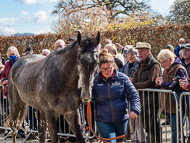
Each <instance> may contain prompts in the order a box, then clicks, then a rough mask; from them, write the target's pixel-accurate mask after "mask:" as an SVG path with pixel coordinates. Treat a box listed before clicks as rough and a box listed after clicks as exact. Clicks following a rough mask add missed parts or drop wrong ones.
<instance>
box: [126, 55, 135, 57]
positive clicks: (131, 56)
mask: <svg viewBox="0 0 190 143" xmlns="http://www.w3.org/2000/svg"><path fill="white" fill-rule="evenodd" d="M134 55H135V54H127V56H128V57H133V56H134Z"/></svg>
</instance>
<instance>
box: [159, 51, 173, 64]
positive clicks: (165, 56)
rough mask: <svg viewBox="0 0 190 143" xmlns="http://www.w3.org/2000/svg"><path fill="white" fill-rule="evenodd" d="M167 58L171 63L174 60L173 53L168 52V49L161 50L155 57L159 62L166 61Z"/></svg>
mask: <svg viewBox="0 0 190 143" xmlns="http://www.w3.org/2000/svg"><path fill="white" fill-rule="evenodd" d="M169 58H171V59H172V62H174V60H175V54H174V52H172V51H170V50H168V49H162V50H161V51H160V53H159V54H158V56H157V59H158V60H159V61H160V59H163V60H168V59H169Z"/></svg>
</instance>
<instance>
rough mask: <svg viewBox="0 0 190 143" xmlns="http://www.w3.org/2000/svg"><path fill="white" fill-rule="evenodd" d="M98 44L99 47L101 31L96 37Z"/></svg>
mask: <svg viewBox="0 0 190 143" xmlns="http://www.w3.org/2000/svg"><path fill="white" fill-rule="evenodd" d="M95 41H96V44H97V45H98V44H99V43H100V31H98V34H97V36H96V40H95Z"/></svg>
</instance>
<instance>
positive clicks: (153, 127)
mask: <svg viewBox="0 0 190 143" xmlns="http://www.w3.org/2000/svg"><path fill="white" fill-rule="evenodd" d="M3 88H4V87H1V89H2V90H1V98H0V104H1V112H0V113H1V121H0V123H1V125H0V129H7V130H10V128H6V127H3V126H2V123H3V120H4V119H5V118H6V117H7V116H8V113H9V110H8V102H7V101H6V100H7V98H6V97H5V98H4V96H3ZM138 92H139V94H140V95H141V100H142V101H143V102H142V104H141V106H142V107H143V108H142V112H143V113H142V114H141V115H140V116H141V118H139V121H138V122H139V124H141V123H142V124H143V128H144V129H145V130H146V131H147V130H148V132H147V133H148V134H155V136H150V138H148V139H147V140H148V141H149V142H151V143H153V142H154V141H157V140H158V137H159V140H160V142H162V141H163V140H164V139H163V137H162V135H163V133H164V131H162V129H163V127H164V128H165V134H166V137H165V141H166V142H168V135H167V134H168V132H167V130H168V129H167V127H168V126H166V125H165V126H161V121H160V111H159V110H160V107H161V104H160V98H161V97H160V96H161V93H163V94H164V101H163V102H164V104H166V102H168V101H169V102H170V111H171V110H172V108H173V107H171V101H172V100H174V102H175V104H176V105H177V106H176V107H175V110H176V131H177V133H179V124H178V123H179V119H178V117H179V112H178V101H177V98H176V93H175V92H172V91H171V90H160V89H139V90H138ZM167 96H169V98H167V100H166V97H167ZM2 98H3V102H2V100H1V99H2ZM145 99H148V100H147V101H145ZM168 99H169V100H168ZM179 103H180V102H179ZM146 104H147V105H148V106H147V105H146ZM157 105H158V106H157ZM5 109H6V110H5ZM30 109H31V110H30ZM30 109H29V111H28V115H27V119H26V120H25V123H24V125H23V127H21V130H23V131H24V132H25V133H26V132H28V134H27V136H26V138H25V140H24V142H25V141H26V140H27V138H28V137H29V135H30V134H34V136H35V133H38V131H37V129H38V127H37V126H35V124H36V125H37V119H35V118H36V116H37V114H36V112H37V111H35V110H34V109H33V108H32V107H30ZM82 110H83V112H82V113H81V114H82V115H83V117H85V116H86V105H84V104H83V105H82ZM164 112H165V113H167V112H166V109H164ZM155 113H157V114H155ZM146 114H147V115H149V116H148V118H146V116H145V115H146ZM31 116H32V117H31ZM169 116H170V117H171V112H170V113H169ZM30 117H31V118H30ZM31 119H32V121H31ZM141 119H142V121H141ZM35 120H36V121H35ZM147 121H148V122H147ZM156 121H158V123H159V133H158V132H157V122H156ZM164 121H166V116H165V118H164ZM58 122H59V129H58V131H59V133H58V135H59V136H67V137H74V135H73V134H72V132H71V130H70V128H69V126H67V125H66V124H67V123H66V120H65V119H64V117H61V116H60V117H59V119H58ZM93 122H94V126H93V127H94V130H95V132H96V133H97V128H96V122H95V121H94V120H93ZM171 122H172V121H171V118H170V123H171ZM26 123H27V124H28V125H27V126H31V124H32V126H33V127H34V128H26ZM60 124H63V128H61V126H60ZM86 126H88V125H86ZM86 126H85V128H84V133H87V134H86V135H85V134H84V138H85V139H86V140H90V139H93V138H94V136H93V134H92V133H91V132H90V129H89V130H88V131H87V129H86ZM8 135H9V134H8ZM8 135H7V136H8ZM157 135H158V136H157ZM7 136H6V137H7ZM6 137H5V138H6ZM182 137H183V136H182ZM36 138H37V139H38V137H37V136H36ZM145 138H146V137H145ZM177 143H179V134H177Z"/></svg>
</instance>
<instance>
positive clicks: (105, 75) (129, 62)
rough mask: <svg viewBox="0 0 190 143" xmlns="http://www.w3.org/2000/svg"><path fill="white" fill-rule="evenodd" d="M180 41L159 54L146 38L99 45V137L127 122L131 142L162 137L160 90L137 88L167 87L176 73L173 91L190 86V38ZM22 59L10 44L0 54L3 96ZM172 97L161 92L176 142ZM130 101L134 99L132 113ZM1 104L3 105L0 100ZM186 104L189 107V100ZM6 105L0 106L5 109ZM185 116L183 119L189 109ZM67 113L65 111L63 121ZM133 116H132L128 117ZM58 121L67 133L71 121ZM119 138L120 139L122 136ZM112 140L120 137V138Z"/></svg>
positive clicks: (115, 133) (118, 130)
mask: <svg viewBox="0 0 190 143" xmlns="http://www.w3.org/2000/svg"><path fill="white" fill-rule="evenodd" d="M75 40H76V38H75V37H71V38H69V39H68V41H69V44H70V43H72V42H73V41H75ZM178 43H179V46H177V47H176V48H174V47H173V46H172V45H166V47H164V48H163V49H162V50H160V52H159V54H158V55H157V57H156V58H157V59H156V58H155V57H153V55H152V54H151V50H152V49H153V48H154V47H151V45H150V44H149V43H146V42H138V43H137V44H136V45H125V46H122V45H121V44H119V43H115V44H114V43H112V41H111V40H110V39H106V40H105V46H104V47H103V48H102V47H101V44H99V45H97V50H98V53H99V64H98V66H97V70H96V75H95V80H94V87H93V89H92V91H93V95H94V102H95V106H94V110H95V120H96V123H97V127H98V132H99V135H100V136H101V137H103V138H112V137H116V136H120V135H123V134H125V132H126V131H127V125H128V124H129V126H130V130H131V131H133V132H132V134H131V141H132V142H142V143H143V142H148V143H153V142H155V143H159V142H162V141H161V140H160V136H161V134H160V133H161V131H160V129H161V128H160V112H159V110H160V107H159V94H158V93H153V92H141V91H140V92H137V89H145V88H153V89H155V88H156V89H159V88H160V89H168V90H169V89H171V88H170V86H171V85H172V83H173V78H175V77H177V76H178V77H180V80H179V83H180V84H179V86H177V87H174V88H173V89H172V90H173V91H175V92H176V94H177V95H180V94H181V93H182V92H184V91H190V83H189V81H188V80H189V76H190V43H187V44H185V39H183V38H180V39H179V41H178ZM65 46H66V44H65V42H64V41H63V40H62V39H59V40H57V41H55V50H60V49H62V48H64V47H65ZM33 54H35V51H33V49H32V47H27V48H26V50H25V56H30V55H33ZM49 54H51V52H50V50H48V49H43V50H42V54H41V55H42V56H45V57H47V56H48V55H49ZM45 57H44V58H45ZM19 58H20V55H19V53H18V50H17V48H16V47H14V46H11V47H9V48H8V50H7V58H6V60H4V59H3V58H2V57H1V55H0V76H1V80H0V84H1V85H4V86H5V88H4V92H3V93H4V95H1V99H4V98H2V97H3V96H5V97H7V88H8V87H7V86H6V85H7V84H8V74H9V71H10V69H11V67H12V66H13V64H14V63H15V62H16V61H17V60H18V59H19ZM1 93H2V92H1ZM153 94H154V99H153ZM168 97H169V96H168V95H167V94H163V93H162V94H161V97H160V98H161V99H160V104H161V112H162V113H164V115H165V116H166V118H167V119H168V121H169V125H170V126H171V129H172V133H173V134H172V141H173V143H177V132H176V124H178V123H176V110H175V109H176V108H175V107H176V103H175V101H174V100H171V101H170V100H169V99H168ZM1 101H2V100H1ZM128 101H130V103H131V108H130V109H131V110H130V112H129V107H128V106H129V105H128ZM187 101H188V102H189V98H187ZM0 104H1V105H2V102H1V103H0ZM7 105H8V104H7ZM187 106H188V108H189V105H187ZM170 108H171V109H170ZM2 109H3V108H2V106H1V111H2ZM81 110H82V109H81ZM147 111H148V112H147ZM3 112H4V111H3ZM3 112H1V114H2V113H3ZM183 115H184V116H183V117H184V118H185V116H186V115H185V112H184V113H183ZM30 117H35V114H34V109H33V108H32V107H30V108H29V117H27V118H28V119H29V120H30V121H32V120H33V121H34V122H33V123H32V122H31V123H30V125H31V127H30V129H34V128H35V129H36V128H37V127H36V126H37V121H36V119H35V120H34V119H32V118H30ZM155 117H156V118H155ZM63 118H64V117H63V116H61V121H62V120H63ZM81 118H82V117H81ZM129 118H131V119H130V122H129ZM83 120H85V119H83ZM83 120H82V121H83ZM145 120H146V121H145ZM83 122H84V123H86V122H85V121H83ZM144 123H147V124H144ZM148 123H149V124H148ZM57 126H58V132H63V130H64V128H65V127H66V129H67V128H68V125H66V124H64V125H63V123H62V122H60V121H57ZM59 126H60V127H59ZM23 128H24V126H23ZM20 132H22V131H20ZM19 134H22V133H19ZM31 139H32V137H31ZM64 141H65V140H64ZM118 141H119V142H120V141H122V139H119V140H117V142H118ZM59 142H60V141H59ZM108 142H109V141H108ZM110 142H116V140H112V141H110ZM188 143H190V141H188Z"/></svg>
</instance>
